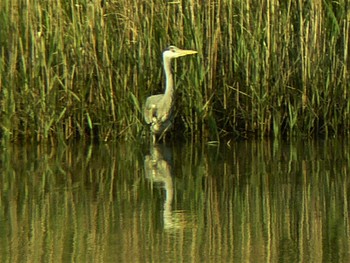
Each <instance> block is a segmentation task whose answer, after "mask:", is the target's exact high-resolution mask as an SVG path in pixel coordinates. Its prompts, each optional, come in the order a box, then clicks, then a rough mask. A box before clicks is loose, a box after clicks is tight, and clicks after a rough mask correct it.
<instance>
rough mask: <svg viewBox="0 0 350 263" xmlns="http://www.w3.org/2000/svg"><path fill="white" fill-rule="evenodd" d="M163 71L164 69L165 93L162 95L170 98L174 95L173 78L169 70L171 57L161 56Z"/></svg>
mask: <svg viewBox="0 0 350 263" xmlns="http://www.w3.org/2000/svg"><path fill="white" fill-rule="evenodd" d="M163 63H164V71H165V79H166V80H165V93H164V97H170V98H172V97H173V95H174V79H173V73H172V71H171V59H170V58H163Z"/></svg>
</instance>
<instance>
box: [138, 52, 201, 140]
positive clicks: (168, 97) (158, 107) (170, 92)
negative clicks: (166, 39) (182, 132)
mask: <svg viewBox="0 0 350 263" xmlns="http://www.w3.org/2000/svg"><path fill="white" fill-rule="evenodd" d="M196 53H197V51H194V50H184V49H180V48H177V47H175V46H169V47H168V48H167V49H166V50H165V51H164V52H163V64H164V72H165V83H166V84H165V92H164V94H158V95H153V96H150V97H148V98H147V100H146V104H145V108H144V116H145V120H146V123H147V124H150V125H151V133H152V136H153V142H156V140H157V136H158V137H159V139H160V138H162V137H163V136H164V135H165V133H166V132H167V131H168V130H169V128H170V127H171V125H172V121H173V107H174V78H173V74H172V71H171V60H172V59H173V58H178V57H182V56H186V55H191V54H196Z"/></svg>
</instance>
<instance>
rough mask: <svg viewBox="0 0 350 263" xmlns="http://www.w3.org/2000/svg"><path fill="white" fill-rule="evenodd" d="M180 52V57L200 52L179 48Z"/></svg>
mask: <svg viewBox="0 0 350 263" xmlns="http://www.w3.org/2000/svg"><path fill="white" fill-rule="evenodd" d="M178 52H179V56H180V57H182V56H187V55H192V54H197V53H198V52H197V51H195V50H185V49H179V50H178Z"/></svg>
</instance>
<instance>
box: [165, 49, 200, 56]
mask: <svg viewBox="0 0 350 263" xmlns="http://www.w3.org/2000/svg"><path fill="white" fill-rule="evenodd" d="M196 53H198V52H197V51H194V50H185V49H181V48H178V47H175V46H169V47H168V48H167V49H165V50H164V52H163V57H164V58H178V57H182V56H187V55H192V54H196Z"/></svg>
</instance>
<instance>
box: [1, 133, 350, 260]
mask: <svg viewBox="0 0 350 263" xmlns="http://www.w3.org/2000/svg"><path fill="white" fill-rule="evenodd" d="M349 149H350V148H349V143H348V140H344V139H343V140H316V141H315V140H310V141H308V140H304V141H296V142H288V143H287V142H281V141H250V142H247V141H238V142H237V141H230V142H227V143H221V145H213V144H206V143H203V145H192V144H183V145H179V144H177V145H166V146H165V145H158V146H157V147H149V146H148V145H147V146H145V145H137V144H135V143H121V142H119V143H114V144H100V145H83V144H74V145H69V146H58V147H52V146H50V147H49V146H44V145H40V146H33V145H26V146H13V145H9V146H3V148H2V150H1V153H0V154H1V167H0V169H1V174H0V244H1V246H0V261H1V262H350V252H349V251H350V230H349V186H350V184H349V179H348V177H349V171H350V170H349V169H350V162H349V159H350V150H349Z"/></svg>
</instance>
